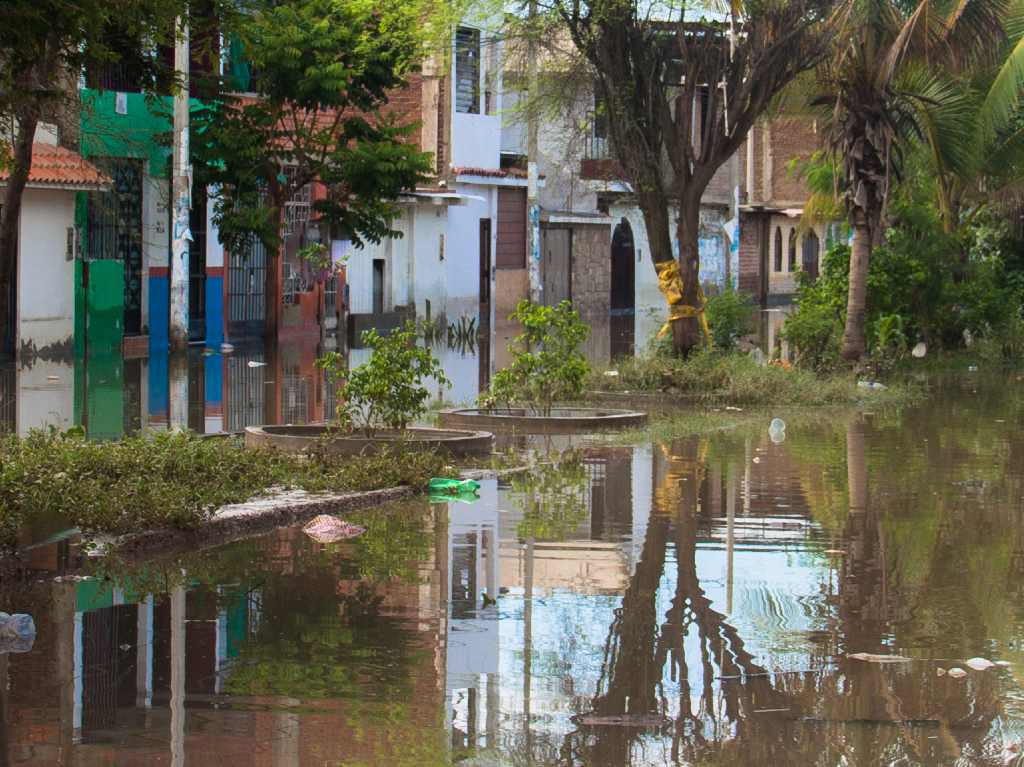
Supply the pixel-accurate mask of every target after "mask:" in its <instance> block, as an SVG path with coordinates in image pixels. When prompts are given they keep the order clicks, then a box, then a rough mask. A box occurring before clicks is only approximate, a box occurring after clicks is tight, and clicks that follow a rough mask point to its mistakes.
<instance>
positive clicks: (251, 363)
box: [247, 360, 267, 368]
mask: <svg viewBox="0 0 1024 767" xmlns="http://www.w3.org/2000/svg"><path fill="white" fill-rule="evenodd" d="M247 364H248V365H249V367H251V368H265V367H266V366H267V363H266V362H257V361H256V360H249V362H248V363H247Z"/></svg>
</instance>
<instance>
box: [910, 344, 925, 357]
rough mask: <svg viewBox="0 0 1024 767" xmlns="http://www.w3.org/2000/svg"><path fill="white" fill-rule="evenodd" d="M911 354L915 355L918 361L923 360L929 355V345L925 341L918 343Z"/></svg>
mask: <svg viewBox="0 0 1024 767" xmlns="http://www.w3.org/2000/svg"><path fill="white" fill-rule="evenodd" d="M910 353H911V354H913V355H914V356H915V357H917V358H918V359H921V358H922V357H924V356H925V355H926V354H928V344H926V343H925V342H924V341H918V342H917V345H916V346H915V347H914V348H913V350H911V352H910Z"/></svg>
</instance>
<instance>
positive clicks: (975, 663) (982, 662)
mask: <svg viewBox="0 0 1024 767" xmlns="http://www.w3.org/2000/svg"><path fill="white" fill-rule="evenodd" d="M964 665H965V666H967V668H972V669H974V670H975V671H985V670H987V669H990V668H993V667H995V665H996V664H995V663H993V662H992V661H990V660H989V659H988V658H971V659H970V660H967V661H964Z"/></svg>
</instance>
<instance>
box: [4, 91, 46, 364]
mask: <svg viewBox="0 0 1024 767" xmlns="http://www.w3.org/2000/svg"><path fill="white" fill-rule="evenodd" d="M38 122H39V117H38V115H37V114H36V113H35V111H29V112H27V113H26V114H23V115H22V116H21V117H20V119H19V120H18V133H17V136H16V138H15V141H14V166H13V167H12V168H11V175H10V178H8V179H7V186H6V188H5V189H4V197H3V210H2V213H0V355H3V354H13V352H14V345H15V341H14V327H15V324H16V323H15V314H16V309H17V303H18V302H17V293H16V291H14V289H13V287H14V286H13V285H12V282H13V280H14V267H15V264H16V263H17V261H18V221H19V220H20V218H21V199H22V196H23V195H24V192H25V185H26V183H28V174H29V171H30V170H31V169H32V142H33V140H34V139H35V135H36V125H37V124H38Z"/></svg>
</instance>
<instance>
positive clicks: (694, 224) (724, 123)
mask: <svg viewBox="0 0 1024 767" xmlns="http://www.w3.org/2000/svg"><path fill="white" fill-rule="evenodd" d="M833 4H834V0H786V1H782V2H764V1H763V0H749V1H743V0H734V1H733V2H730V3H720V4H714V5H716V6H718V5H720V6H722V8H721V10H720V11H717V12H715V11H708V10H706V8H707V7H708V6H709V5H711V4H705V3H697V2H688V1H687V0H669V1H668V2H658V3H636V2H631V0H573V1H572V2H570V1H569V0H549V1H548V2H547V3H546V4H544V5H545V10H546V14H547V16H548V17H549V18H550V19H552V21H553V23H557V24H559V25H561V26H562V28H564V29H567V30H568V32H569V34H570V35H571V37H572V40H573V42H574V44H575V47H576V48H577V49H578V51H579V52H580V54H581V55H582V56H583V58H584V59H585V60H586V63H587V65H588V66H589V67H590V68H591V69H592V71H593V73H594V75H595V78H596V81H597V83H596V87H597V94H598V96H599V100H600V101H601V102H602V103H603V104H604V110H605V116H606V117H607V124H608V128H609V138H610V147H611V152H612V156H613V157H614V159H615V160H616V162H617V163H618V165H619V166H620V167H621V170H622V171H623V173H624V175H625V177H626V179H627V180H628V182H629V184H630V186H631V187H632V190H633V192H634V194H635V195H636V199H637V203H638V205H639V207H640V210H641V211H642V213H643V217H644V223H645V226H646V229H647V235H648V240H649V242H650V250H651V258H652V260H653V262H654V267H655V269H656V270H657V271H658V273H659V275H664V276H663V277H662V280H663V282H664V283H665V284H666V285H667V286H668V287H669V288H670V291H669V292H667V293H666V297H667V298H668V300H669V302H670V319H671V327H672V331H673V339H674V346H675V349H676V351H677V352H679V353H683V354H686V353H689V351H690V350H692V349H693V348H694V347H695V346H696V345H697V343H698V341H699V338H700V335H701V333H700V323H699V315H700V313H701V312H702V311H703V306H702V303H703V301H702V299H701V296H700V283H699V270H700V263H699V250H698V234H699V229H700V207H701V198H702V197H703V195H704V192H705V190H706V189H707V187H708V185H709V184H710V183H711V180H712V178H713V177H714V175H715V173H716V172H717V171H718V169H719V168H720V167H722V165H724V164H725V162H726V161H727V160H728V159H729V158H730V157H732V156H733V155H734V154H735V153H736V152H737V151H738V150H739V149H740V148H741V147H742V145H743V143H744V141H745V140H746V137H747V134H748V132H749V130H750V128H751V126H752V125H753V124H754V122H755V120H756V119H757V118H758V117H759V116H760V115H761V114H763V113H764V112H765V111H766V110H767V109H768V108H769V106H770V105H771V104H772V102H773V100H774V99H775V98H776V97H777V96H778V95H779V93H780V92H781V91H782V90H783V89H784V88H786V87H787V86H788V85H789V84H790V83H791V82H792V81H793V80H794V78H795V77H797V75H799V74H800V73H801V72H804V71H806V70H809V69H810V68H812V67H813V66H814V65H815V64H816V63H817V62H818V60H819V59H820V57H821V55H822V53H823V52H824V50H825V40H826V37H827V31H828V29H829V27H828V23H827V19H828V16H829V13H830V10H831V7H832V6H833ZM534 34H537V32H536V31H534ZM702 104H703V106H702ZM673 208H675V209H676V212H677V213H678V216H677V218H676V223H675V231H674V232H673V231H672V216H671V215H670V213H671V211H672V209H673ZM673 239H675V240H676V241H678V244H679V259H678V262H676V260H675V257H674V255H673V247H672V242H673ZM676 269H678V277H676V276H675V272H676Z"/></svg>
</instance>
